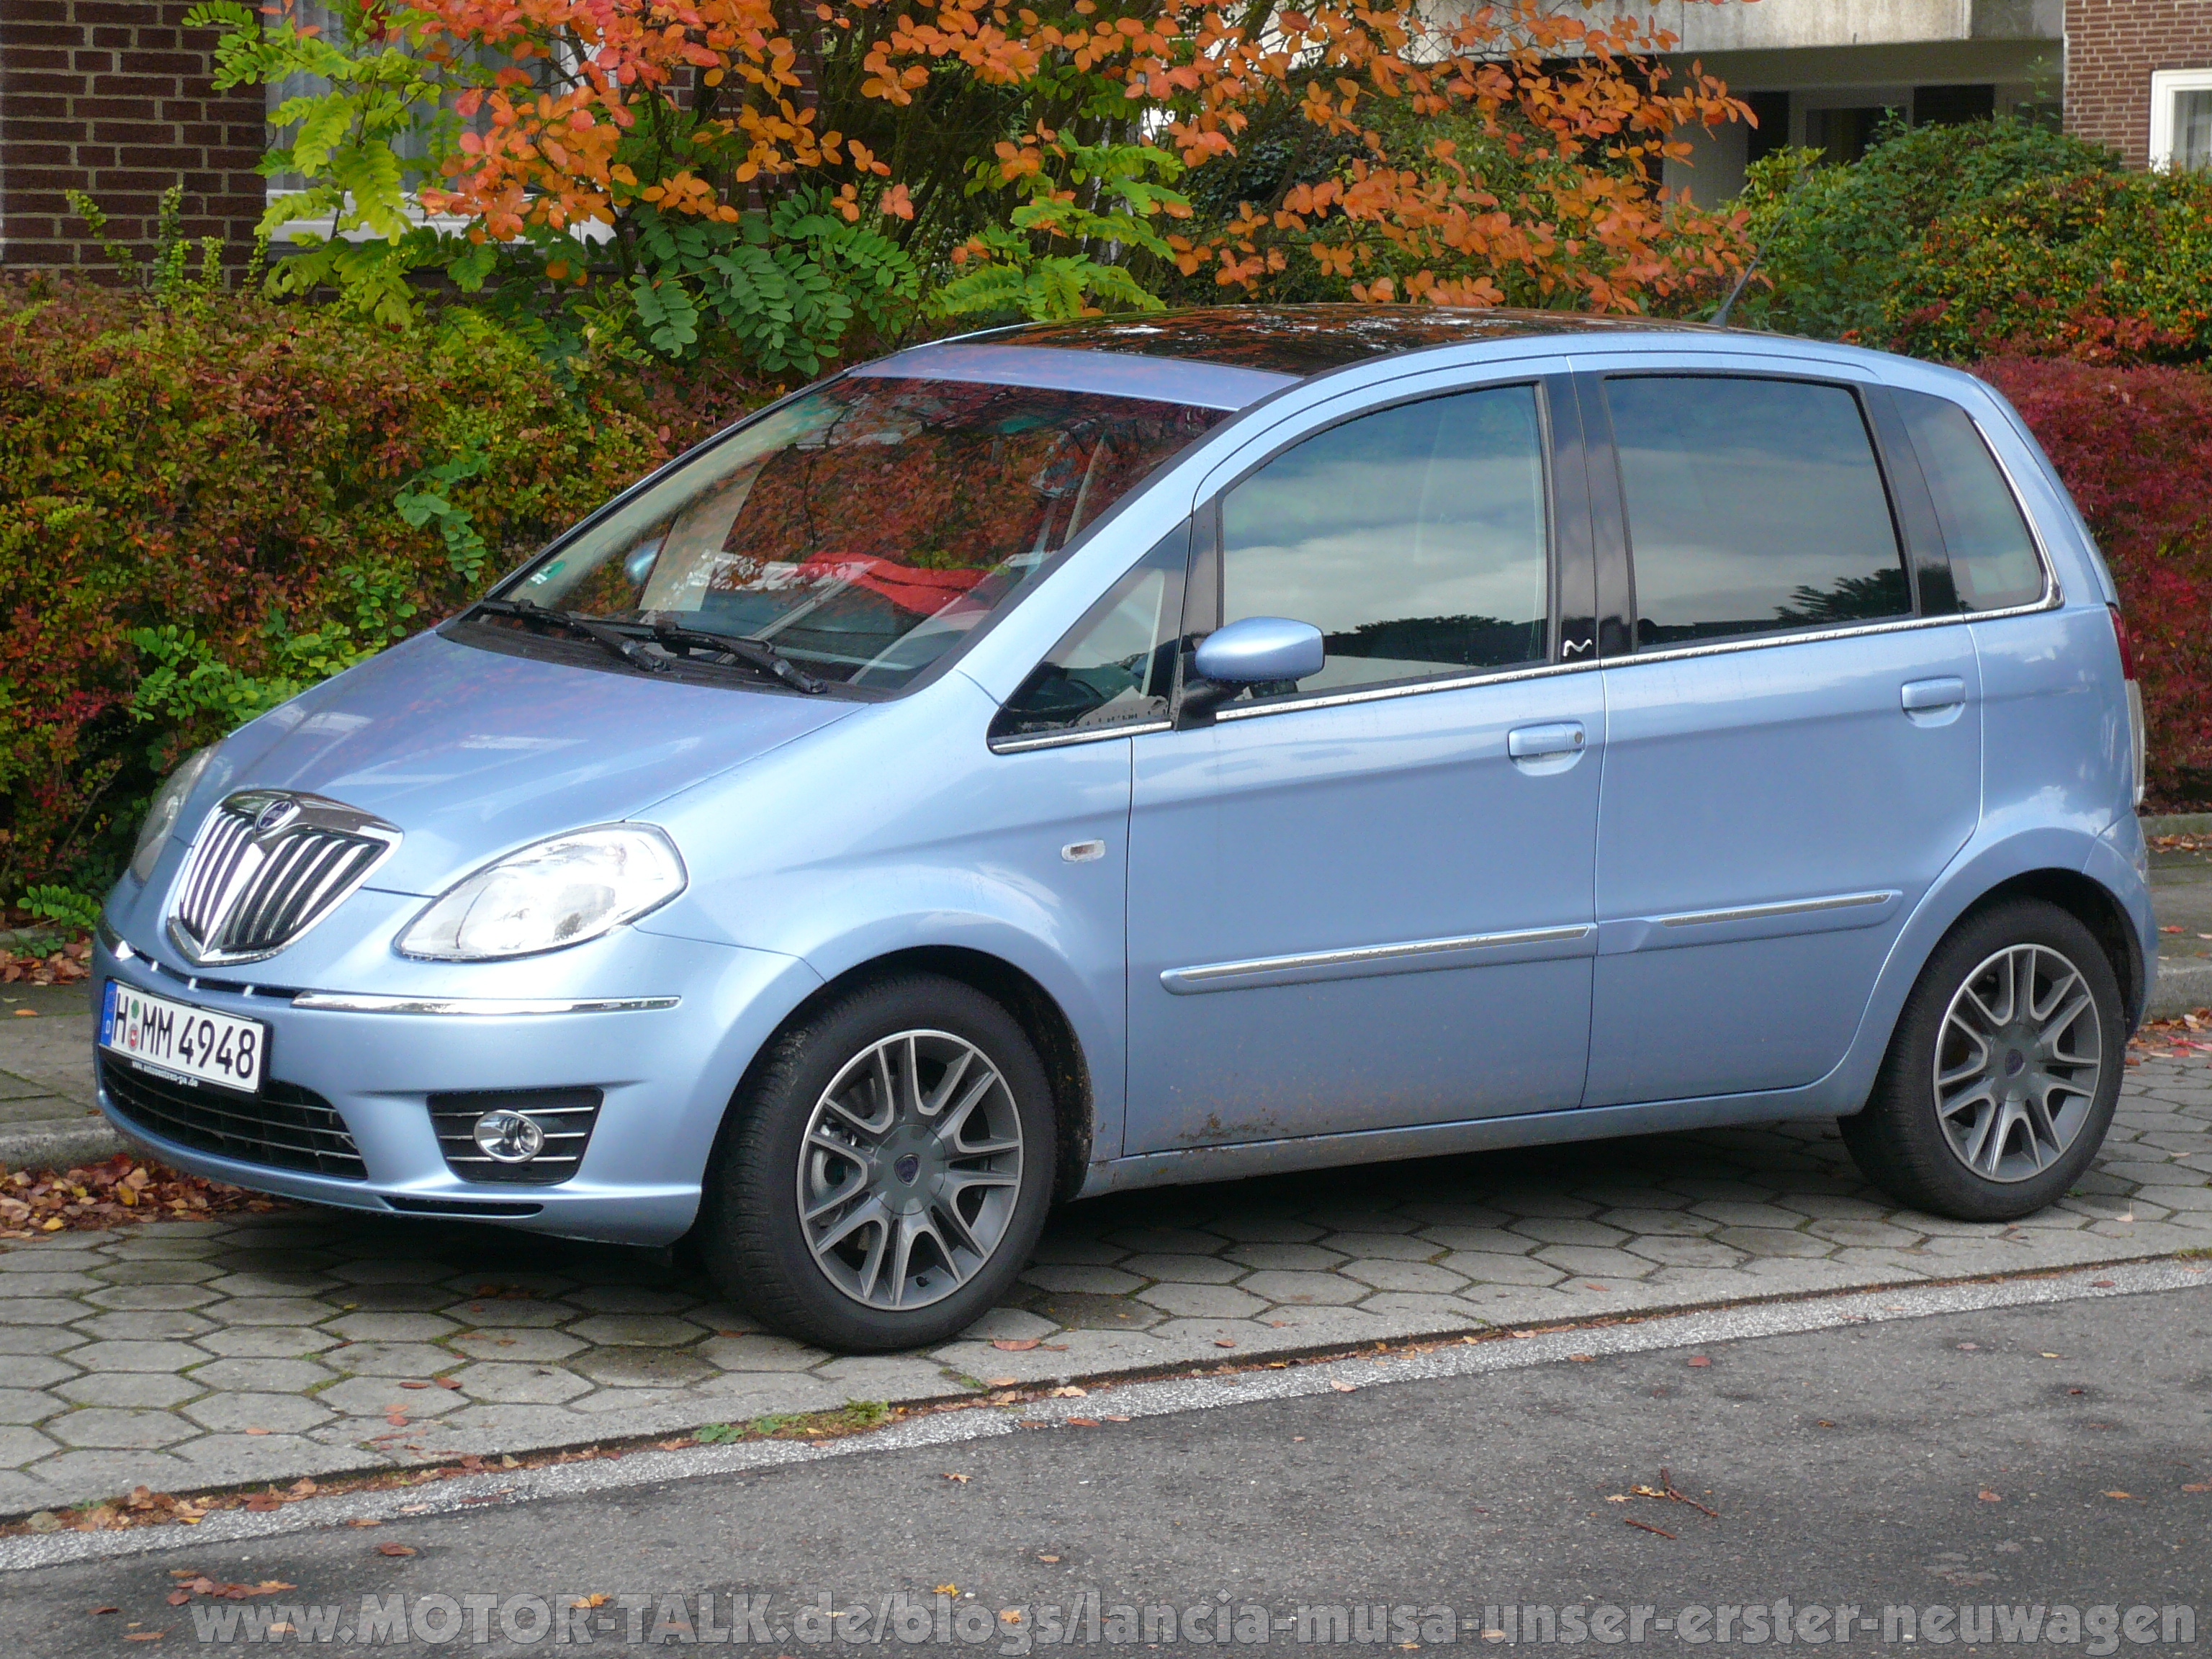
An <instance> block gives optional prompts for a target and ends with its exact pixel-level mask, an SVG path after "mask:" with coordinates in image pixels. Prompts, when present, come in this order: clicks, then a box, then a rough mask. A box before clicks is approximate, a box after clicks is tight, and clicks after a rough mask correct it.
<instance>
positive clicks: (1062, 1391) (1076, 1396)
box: [1052, 1383, 1091, 1400]
mask: <svg viewBox="0 0 2212 1659" xmlns="http://www.w3.org/2000/svg"><path fill="white" fill-rule="evenodd" d="M1090 1392H1091V1390H1090V1389H1079V1388H1077V1387H1076V1386H1075V1385H1074V1384H1073V1383H1067V1384H1066V1385H1065V1386H1063V1387H1060V1388H1057V1389H1054V1390H1053V1391H1052V1397H1053V1398H1054V1400H1080V1399H1082V1398H1083V1397H1084V1396H1085V1395H1088V1394H1089V1393H1090Z"/></svg>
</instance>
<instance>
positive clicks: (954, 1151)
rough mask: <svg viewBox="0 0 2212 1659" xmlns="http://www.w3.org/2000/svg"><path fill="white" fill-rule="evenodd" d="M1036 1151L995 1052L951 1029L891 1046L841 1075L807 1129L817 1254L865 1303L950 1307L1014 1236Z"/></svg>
mask: <svg viewBox="0 0 2212 1659" xmlns="http://www.w3.org/2000/svg"><path fill="white" fill-rule="evenodd" d="M1022 1152H1023V1147H1022V1125H1021V1117H1020V1114H1019V1113H1018V1110H1017V1109H1016V1108H1015V1104H1014V1097H1013V1094H1012V1091H1011V1090H1009V1089H1008V1088H1007V1086H1006V1079H1005V1078H1004V1077H1003V1076H1001V1075H1000V1071H999V1068H998V1067H997V1066H994V1064H993V1063H992V1061H991V1059H990V1057H989V1056H988V1055H987V1054H985V1053H984V1052H983V1050H982V1049H981V1048H977V1047H976V1046H975V1044H974V1043H972V1042H969V1041H968V1040H967V1039H966V1038H964V1037H959V1036H953V1035H952V1034H951V1032H949V1031H936V1030H910V1031H901V1032H899V1033H897V1034H896V1035H895V1036H888V1037H885V1038H884V1039H883V1040H881V1041H880V1042H875V1043H872V1044H871V1045H870V1046H869V1047H868V1048H866V1049H863V1050H862V1051H861V1052H860V1054H855V1055H854V1057H853V1058H852V1059H851V1060H848V1061H847V1062H846V1063H845V1065H844V1066H842V1068H840V1069H839V1071H838V1073H837V1075H836V1077H835V1078H834V1079H831V1081H830V1084H829V1087H828V1088H826V1089H824V1090H823V1091H822V1096H821V1098H820V1099H819V1100H818V1101H817V1103H816V1104H815V1107H814V1111H813V1115H811V1117H810V1118H809V1120H808V1121H807V1125H806V1134H805V1139H804V1140H803V1141H802V1143H801V1145H800V1150H799V1225H800V1226H801V1227H802V1229H803V1230H804V1231H805V1237H806V1243H807V1248H808V1249H810V1250H811V1251H812V1253H813V1256H814V1261H815V1263H816V1265H817V1266H818V1267H820V1268H821V1270H822V1272H823V1275H824V1276H825V1277H827V1278H828V1279H829V1282H830V1283H831V1284H833V1285H836V1287H837V1288H838V1290H840V1291H842V1292H843V1293H844V1294H845V1295H846V1296H848V1297H851V1298H852V1299H853V1300H854V1301H855V1302H858V1303H860V1304H864V1305H865V1306H867V1307H871V1308H881V1309H887V1310H902V1309H910V1308H920V1307H926V1306H927V1305H928V1304H931V1303H933V1302H939V1301H941V1300H943V1299H944V1298H945V1297H948V1296H950V1295H951V1294H952V1292H953V1291H956V1290H957V1289H959V1287H960V1286H961V1285H964V1284H965V1283H967V1282H968V1280H969V1279H972V1278H974V1277H975V1273H977V1272H978V1271H979V1270H980V1269H981V1267H983V1265H984V1264H985V1263H986V1262H987V1261H989V1260H990V1259H991V1256H992V1254H993V1252H994V1251H995V1250H996V1249H998V1247H999V1244H1000V1241H1001V1240H1002V1239H1003V1238H1004V1237H1006V1229H1007V1227H1008V1225H1010V1224H1011V1223H1012V1219H1013V1215H1014V1206H1015V1202H1016V1200H1017V1197H1018V1194H1019V1190H1020V1187H1021V1178H1022Z"/></svg>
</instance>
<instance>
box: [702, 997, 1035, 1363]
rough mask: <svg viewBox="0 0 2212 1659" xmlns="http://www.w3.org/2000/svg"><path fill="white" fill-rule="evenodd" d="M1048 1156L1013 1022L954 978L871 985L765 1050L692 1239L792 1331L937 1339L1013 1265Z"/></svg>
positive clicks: (988, 1301)
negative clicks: (695, 1234) (764, 1057)
mask: <svg viewBox="0 0 2212 1659" xmlns="http://www.w3.org/2000/svg"><path fill="white" fill-rule="evenodd" d="M1055 1163H1056V1159H1055V1157H1054V1123H1053V1115H1052V1104H1051V1091H1050V1089H1049V1087H1048V1085H1047V1083H1046V1079H1045V1073H1044V1067H1043V1065H1042V1062H1041V1061H1040V1060H1038V1058H1037V1054H1036V1048H1035V1047H1034V1046H1033V1045H1032V1044H1031V1043H1030V1041H1029V1038H1028V1036H1026V1035H1025V1034H1024V1032H1023V1030H1022V1029H1021V1027H1020V1025H1019V1024H1018V1023H1017V1022H1016V1021H1015V1020H1014V1018H1012V1016H1011V1015H1010V1014H1008V1013H1007V1012H1006V1010H1005V1009H1004V1008H1002V1007H1000V1006H999V1005H998V1004H997V1003H995V1002H994V1001H992V1000H990V999H989V998H987V997H986V996H984V995H982V994H981V993H979V992H977V991H975V990H974V989H972V988H971V987H968V986H966V985H963V984H960V983H959V982H957V981H952V980H946V979H940V978H938V977H936V976H934V975H906V976H902V977H900V978H897V979H893V980H886V981H880V982H878V983H877V984H874V985H872V986H866V987H861V988H860V989H858V990H856V991H854V992H853V993H852V994H849V995H847V996H845V997H843V998H841V999H839V1000H836V1002H833V1003H831V1004H830V1005H829V1006H827V1007H825V1008H823V1009H822V1010H821V1011H820V1012H817V1014H815V1015H814V1016H813V1017H812V1018H810V1019H808V1020H807V1021H806V1022H805V1024H801V1025H799V1026H798V1027H796V1028H794V1029H793V1030H790V1031H788V1032H787V1033H785V1035H784V1036H782V1037H781V1038H779V1039H778V1040H777V1042H776V1044H775V1048H773V1049H772V1050H771V1051H770V1053H769V1055H768V1056H767V1058H766V1060H765V1061H764V1063H763V1065H762V1066H761V1067H760V1068H759V1070H758V1072H757V1075H756V1076H755V1078H754V1079H752V1081H751V1082H750V1085H749V1086H748V1087H747V1089H746V1090H745V1091H744V1095H743V1096H742V1097H740V1098H739V1099H738V1102H737V1103H736V1104H735V1105H734V1107H733V1109H732V1117H731V1121H730V1124H729V1126H728V1127H727V1128H726V1130H725V1132H724V1137H723V1145H722V1146H721V1147H720V1150H719V1152H718V1154H717V1157H716V1160H715V1167H714V1170H713V1171H712V1172H711V1173H710V1175H709V1177H708V1183H707V1191H706V1193H705V1194H704V1195H703V1200H704V1201H703V1203H702V1215H701V1225H700V1227H699V1230H698V1235H697V1236H698V1240H699V1244H700V1248H701V1251H702V1255H704V1256H705V1258H706V1261H707V1265H708V1271H709V1272H710V1273H712V1274H713V1276H714V1279H715V1281H716V1283H717V1284H718V1285H720V1288H721V1289H722V1290H723V1291H724V1292H725V1293H726V1294H727V1295H729V1296H730V1297H732V1298H734V1299H735V1300H737V1301H738V1302H739V1303H741V1304H744V1305H745V1306H747V1307H749V1308H750V1309H751V1310H753V1311H754V1312H756V1313H757V1314H758V1315H759V1316H761V1317H762V1318H763V1320H764V1321H766V1322H769V1323H770V1324H772V1325H775V1326H776V1327H777V1328H780V1329H782V1330H785V1331H787V1332H789V1333H790V1334H793V1335H794V1336H799V1337H803V1338H805V1340H809V1341H811V1342H817V1343H819V1344H821V1345H823V1346H826V1347H830V1348H836V1349H840V1350H843V1351H848V1352H868V1351H881V1350H884V1349H893V1348H909V1347H917V1346H925V1345H927V1344H929V1343H933V1342H941V1341H944V1340H945V1339H947V1338H948V1337H951V1336H952V1335H954V1334H957V1332H959V1331H960V1330H962V1329H963V1328H966V1327H967V1326H969V1324H972V1323H973V1322H975V1320H976V1319H978V1318H980V1317H981V1316H982V1315H983V1314H985V1313H986V1312H987V1311H989V1310H990V1309H991V1307H992V1306H993V1305H994V1304H995V1303H996V1302H997V1301H998V1299H999V1298H1000V1296H1002V1295H1003V1294H1004V1293H1005V1291H1006V1288H1007V1287H1008V1285H1011V1284H1012V1280H1013V1277H1014V1275H1015V1274H1016V1273H1018V1272H1020V1270H1021V1268H1022V1266H1023V1264H1024V1262H1025V1261H1027V1260H1028V1258H1029V1254H1030V1250H1031V1249H1034V1248H1035V1246H1036V1239H1037V1234H1038V1232H1039V1231H1041V1230H1042V1226H1043V1225H1044V1216H1045V1210H1046V1207H1047V1206H1048V1201H1049V1199H1050V1195H1051V1194H1050V1188H1051V1179H1052V1171H1053V1170H1054V1165H1055Z"/></svg>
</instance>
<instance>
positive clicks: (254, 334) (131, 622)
mask: <svg viewBox="0 0 2212 1659" xmlns="http://www.w3.org/2000/svg"><path fill="white" fill-rule="evenodd" d="M751 401H757V392H755V391H754V389H753V388H751V387H750V386H744V385H743V384H741V383H737V382H733V381H727V380H725V381H721V382H720V383H714V384H705V383H702V385H699V386H690V387H671V386H647V385H644V384H641V382H640V381H639V380H638V379H637V377H636V376H635V375H625V374H603V375H601V376H599V378H598V379H597V380H596V381H594V382H593V383H590V384H586V385H583V386H562V384H560V383H559V382H557V381H556V380H555V378H554V377H553V375H552V374H550V373H549V372H548V371H547V370H546V369H545V368H543V367H542V366H541V365H539V364H538V362H536V361H535V360H534V359H532V357H531V356H530V355H529V354H528V352H527V351H526V349H523V348H522V347H521V346H520V345H519V344H517V343H514V342H513V340H511V339H510V338H508V337H506V336H504V335H502V334H501V333H500V332H499V331H496V330H495V329H494V328H493V327H491V326H490V325H488V324H486V323H484V322H483V321H482V320H481V319H477V318H475V317H473V316H472V315H471V313H467V312H465V311H458V310H457V311H454V312H452V313H448V314H447V316H446V317H445V319H442V320H441V322H439V323H438V324H436V325H435V326H433V327H430V328H427V329H424V330H421V331H415V332H412V333H404V334H402V333H395V332H392V331H388V330H383V329H379V328H365V327H363V326H362V325H359V324H349V323H348V322H346V321H343V320H342V319H339V318H338V317H337V316H335V315H334V314H332V313H330V312H328V311H324V310H318V309H315V308H312V307H282V308H280V307H274V306H271V305H269V304H266V303H264V302H262V301H257V300H252V299H248V298H246V297H243V296H239V295H218V296H211V297H210V296H203V297H202V298H201V299H199V300H197V301H194V302H192V303H190V304H185V305H182V306H164V305H161V304H159V303H157V302H156V301H152V300H150V299H148V298H146V297H144V296H142V295H126V294H121V293H117V292H113V291H109V290H102V289H51V288H43V287H24V286H21V285H0V618H4V623H3V624H0V896H4V897H7V898H9V899H11V900H12V899H15V898H17V897H18V896H20V895H21V894H22V893H23V891H24V890H25V889H26V887H27V885H29V884H38V883H42V882H58V883H65V884H69V885H70V886H71V887H74V888H76V890H79V891H81V892H94V891H97V890H99V889H100V887H102V886H103V885H104V884H106V882H107V881H108V880H109V879H111V878H112V875H113V873H114V872H115V871H116V870H117V869H118V868H119V866H120V864H121V862H122V860H123V859H124V858H125V856H127V854H128V850H129V845H130V842H131V836H132V835H133V833H134V832H135V828H136V824H137V819H138V817H139V814H140V811H141V809H142V807H143V801H144V799H145V797H146V795H147V793H149V790H150V788H151V787H152V786H153V784H154V782H155V780H156V779H157V778H158V777H159V776H160V775H161V772H162V771H164V770H165V769H167V767H168V766H169V765H170V764H172V763H173V762H174V761H175V759H176V758H177V757H179V755H180V754H182V753H183V752H184V751H185V750H188V749H190V748H191V747H193V746H195V745H197V744H202V743H205V742H208V741H210V740H211V739H213V738H216V737H217V736H220V735H221V734H222V732H224V731H225V730H228V728H229V727H230V726H232V725H234V724H235V723H236V722H237V721H238V720H240V719H242V718H244V717H246V716H248V715H250V714H253V713H255V712H258V709H259V708H264V707H268V706H270V705H272V704H273V703H275V702H278V701H281V700H282V699H283V697H284V696H289V695H290V694H291V692H292V691H294V690H297V689H299V688H301V686H304V685H306V684H310V683H312V682H313V680H315V679H317V678H321V677H323V676H324V675H325V674H327V673H329V672H331V671H335V670H336V669H337V668H338V667H343V665H346V664H347V663H348V662H350V661H352V660H355V659H357V658H358V657H360V656H362V655H365V654H367V653H368V652H370V651H373V650H375V649H377V648H379V647H381V646H383V645H385V644H387V643H389V642H390V641H392V640H393V639H396V638H398V637H400V636H401V635H404V634H406V633H408V632H411V631H413V630H414V629H416V628H418V627H420V626H422V625H423V624H424V623H427V622H428V621H430V620H432V619H434V618H435V617H439V616H441V615H442V614H444V613H445V612H447V611H450V610H451V609H452V608H453V607H454V606H455V605H458V604H459V603H460V602H461V601H462V600H463V599H465V597H466V596H467V595H468V593H469V592H471V591H472V590H474V589H477V588H478V587H480V586H483V584H484V583H485V582H487V581H489V580H490V579H491V578H492V577H493V576H495V575H496V574H498V573H499V572H500V571H501V569H503V568H507V566H509V565H511V564H512V563H513V562H515V561H517V560H518V559H519V558H520V557H521V556H523V555H524V554H526V552H527V551H528V550H530V549H531V548H532V547H533V546H535V545H537V544H540V543H542V542H543V541H544V539H545V538H547V537H548V536H549V535H550V534H551V533H553V532H556V531H557V530H559V529H560V528H561V527H562V526H564V525H567V524H568V523H570V522H572V521H573V520H574V519H576V518H577V517H578V516H580V514H581V513H584V512H586V511H587V510H588V509H589V508H591V507H593V506H594V505H596V504H597V503H598V502H599V501H603V500H604V499H605V497H606V496H607V495H609V494H611V492H613V491H614V490H616V489H619V488H620V487H622V486H623V484H625V483H629V481H631V480H632V479H634V478H635V477H639V476H640V475H641V473H643V472H644V471H647V470H649V469H650V468H652V467H653V466H655V465H659V463H660V462H661V461H662V460H664V459H666V458H667V457H668V456H669V455H670V454H671V453H674V452H675V451H676V450H678V449H679V448H681V447H684V446H685V445H687V444H688V443H690V442H691V441H694V440H696V438H697V437H698V436H699V435H702V433H703V432H705V431H706V430H708V429H711V428H712V427H713V426H714V425H715V424H717V423H719V422H720V421H721V420H723V419H726V418H727V417H728V416H730V415H732V414H733V413H735V412H736V411H737V410H740V409H742V408H743V407H744V405H745V404H747V403H748V402H751Z"/></svg>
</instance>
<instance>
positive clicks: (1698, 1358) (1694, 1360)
mask: <svg viewBox="0 0 2212 1659" xmlns="http://www.w3.org/2000/svg"><path fill="white" fill-rule="evenodd" d="M1688 1363H1689V1364H1692V1365H1697V1366H1700V1367H1703V1366H1706V1365H1710V1364H1712V1363H1713V1362H1712V1361H1711V1360H1710V1359H1708V1358H1705V1355H1703V1354H1701V1353H1693V1354H1692V1355H1691V1356H1690V1358H1689V1360H1688Z"/></svg>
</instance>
